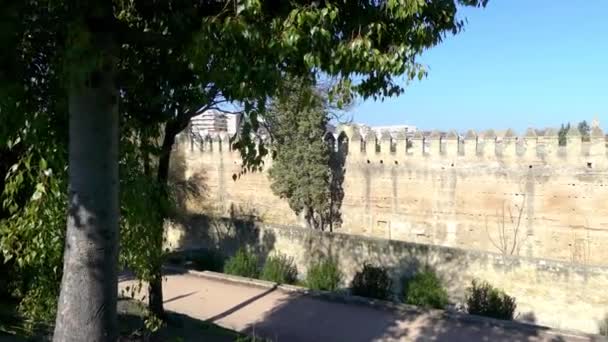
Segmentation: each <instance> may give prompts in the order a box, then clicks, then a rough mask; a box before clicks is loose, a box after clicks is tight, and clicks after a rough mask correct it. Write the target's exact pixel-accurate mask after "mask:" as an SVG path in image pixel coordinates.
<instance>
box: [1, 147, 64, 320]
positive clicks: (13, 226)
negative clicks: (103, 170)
mask: <svg viewBox="0 0 608 342" xmlns="http://www.w3.org/2000/svg"><path fill="white" fill-rule="evenodd" d="M45 151H46V150H45ZM41 152H42V151H40V150H36V149H30V150H29V151H27V152H25V153H24V154H22V157H21V158H20V159H19V161H18V162H17V163H16V164H14V165H13V166H12V167H11V169H10V170H9V172H8V173H7V174H6V182H5V184H4V191H3V193H2V195H1V198H2V205H3V207H4V208H6V209H7V210H8V213H9V215H8V217H6V218H5V219H2V220H0V250H1V252H2V255H3V258H4V260H5V262H9V261H10V262H12V264H13V267H14V269H13V270H12V272H11V273H12V275H13V276H12V277H11V280H12V283H11V284H10V285H11V286H12V288H13V290H14V293H13V294H14V295H15V296H16V297H17V298H19V299H20V305H19V311H20V313H21V314H22V315H24V316H25V317H26V318H27V319H29V320H32V321H43V322H49V321H51V320H52V319H53V318H54V314H55V310H56V298H57V296H58V294H59V281H60V279H61V268H62V263H63V258H62V255H63V243H64V233H65V232H64V230H65V211H66V204H67V198H66V195H65V193H64V189H65V187H66V183H65V180H66V176H67V175H66V173H65V171H66V170H65V168H64V167H63V166H62V165H61V162H58V163H52V164H49V162H47V160H46V159H45V158H44V157H42V155H41ZM60 159H61V154H60V153H58V155H57V156H56V159H55V160H54V161H53V162H56V161H58V160H60Z"/></svg>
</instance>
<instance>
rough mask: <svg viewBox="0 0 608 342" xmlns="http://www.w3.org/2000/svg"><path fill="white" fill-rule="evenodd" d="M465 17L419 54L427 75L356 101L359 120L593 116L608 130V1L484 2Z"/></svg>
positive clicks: (517, 125)
mask: <svg viewBox="0 0 608 342" xmlns="http://www.w3.org/2000/svg"><path fill="white" fill-rule="evenodd" d="M461 15H462V16H463V17H466V18H467V20H468V24H467V25H466V28H465V30H464V32H462V33H460V34H459V35H457V36H448V37H447V38H446V39H445V40H444V42H443V43H442V44H441V45H439V46H437V47H435V48H433V49H431V50H428V51H427V52H425V53H424V54H423V55H422V57H421V59H420V62H422V63H423V64H425V65H427V66H428V69H429V75H428V77H427V78H426V79H423V80H422V81H420V82H418V81H416V82H413V83H412V84H410V85H409V86H408V87H407V89H406V91H405V93H404V94H402V95H401V96H399V97H397V98H391V99H386V100H385V101H384V102H374V101H373V100H368V101H365V102H360V103H359V104H358V105H357V106H356V107H355V108H354V109H353V110H352V111H351V114H352V115H353V117H354V119H355V121H356V122H362V123H366V124H370V125H389V124H413V125H416V126H418V127H420V128H424V129H435V128H437V129H442V130H447V129H452V128H453V129H457V130H459V131H462V130H466V129H469V128H473V129H477V130H481V129H487V128H494V129H504V128H509V127H510V128H514V129H515V130H517V131H518V132H520V133H521V132H523V131H524V130H525V129H526V128H527V127H537V128H541V127H547V126H559V124H560V123H562V122H568V121H572V122H578V121H581V120H583V119H586V120H588V121H591V120H592V119H593V118H594V117H595V116H597V117H598V118H599V119H600V123H601V124H602V128H603V129H604V130H605V131H606V130H608V0H578V1H566V0H490V2H489V4H488V6H487V7H486V8H485V9H474V8H472V9H469V8H467V9H465V10H464V11H462V12H461Z"/></svg>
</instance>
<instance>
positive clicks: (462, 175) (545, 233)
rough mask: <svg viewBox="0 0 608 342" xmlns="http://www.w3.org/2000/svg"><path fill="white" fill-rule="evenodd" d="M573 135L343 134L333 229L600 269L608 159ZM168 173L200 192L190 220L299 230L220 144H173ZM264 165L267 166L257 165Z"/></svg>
mask: <svg viewBox="0 0 608 342" xmlns="http://www.w3.org/2000/svg"><path fill="white" fill-rule="evenodd" d="M577 132H578V131H577V130H572V131H571V132H570V133H569V135H568V144H567V146H564V147H560V146H558V137H557V134H556V132H554V131H551V130H548V131H546V132H545V134H544V135H543V136H536V135H535V132H534V131H533V130H529V131H528V132H526V134H525V135H524V136H520V137H517V136H515V135H514V134H513V132H512V131H507V132H505V134H504V135H503V136H501V137H497V136H496V134H494V132H493V131H488V132H485V133H484V134H481V135H478V134H476V133H475V132H472V131H470V132H468V133H467V134H466V136H462V137H460V136H458V135H457V134H455V133H453V132H452V133H450V134H447V135H443V136H442V135H440V134H439V133H434V134H431V135H430V136H428V137H423V136H422V135H415V136H413V137H411V139H409V140H410V141H409V143H410V147H409V148H408V144H407V142H406V138H405V134H402V135H396V136H395V135H392V136H391V135H390V134H388V133H386V134H381V135H380V136H376V135H374V133H373V132H370V133H369V134H368V135H366V136H365V137H362V136H361V134H360V132H359V130H358V129H357V128H356V127H351V126H345V127H341V128H340V129H339V131H338V134H337V136H334V137H331V138H332V139H334V140H335V141H337V142H338V144H337V145H338V146H337V147H336V150H337V151H338V152H335V153H344V154H346V158H345V160H346V161H345V165H344V168H345V177H344V182H343V184H342V185H343V189H344V192H345V197H344V201H343V204H342V210H341V211H342V218H343V225H342V226H341V227H339V228H337V229H336V231H338V232H343V233H348V234H353V235H358V236H368V237H378V238H384V239H388V240H399V241H409V242H416V243H424V244H432V245H438V246H448V247H458V248H463V249H467V250H477V251H488V252H495V253H499V254H504V255H513V256H527V257H538V258H544V259H551V260H559V261H563V262H569V263H572V264H573V265H579V266H585V265H599V266H605V265H607V260H608V249H607V248H604V246H606V245H608V205H606V203H608V178H607V176H608V158H607V156H606V142H605V137H604V134H603V132H602V131H601V129H599V127H594V128H593V130H592V134H591V139H590V141H589V142H583V141H582V139H581V137H580V135H578V134H577ZM173 156H174V159H173V161H172V174H173V176H174V178H175V179H177V180H178V181H185V182H190V183H195V184H198V185H199V186H202V187H204V189H203V191H202V192H201V193H202V194H203V195H202V196H200V197H196V198H190V199H189V200H185V201H184V202H185V206H186V207H187V208H188V210H189V211H190V212H194V213H197V212H198V213H203V212H205V213H209V212H216V213H220V214H223V215H226V214H230V215H233V216H234V215H236V216H240V215H243V214H246V215H252V216H255V217H257V218H258V219H259V220H262V221H263V222H266V223H277V224H298V223H299V221H298V218H297V217H296V216H295V215H294V214H293V212H292V210H291V209H290V208H289V206H288V205H287V203H286V201H284V200H281V199H280V198H278V197H277V196H275V195H273V194H272V191H271V190H270V182H269V180H268V178H267V176H266V171H263V172H257V173H247V174H243V175H240V176H237V175H238V174H239V171H240V169H241V168H240V166H241V158H240V155H239V153H238V152H236V151H231V150H230V148H229V143H228V139H227V137H226V136H220V137H213V138H212V137H205V138H201V139H192V138H191V136H189V135H183V136H181V137H180V139H179V143H178V144H177V146H176V150H175V153H174V154H173ZM271 164H272V161H271V160H270V159H267V160H266V161H265V165H264V169H265V170H267V169H268V167H269V166H270V165H271Z"/></svg>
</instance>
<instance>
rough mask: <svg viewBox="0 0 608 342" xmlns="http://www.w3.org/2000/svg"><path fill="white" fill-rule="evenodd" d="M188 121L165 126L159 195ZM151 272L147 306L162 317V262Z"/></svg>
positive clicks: (160, 161)
mask: <svg viewBox="0 0 608 342" xmlns="http://www.w3.org/2000/svg"><path fill="white" fill-rule="evenodd" d="M184 121H185V123H184ZM188 121H189V118H188V119H187V120H186V119H184V120H181V121H180V122H177V121H170V122H168V123H167V125H166V126H165V134H164V138H163V144H162V146H161V152H160V156H159V158H158V170H157V174H156V181H157V182H158V184H159V185H160V186H161V189H163V191H162V192H161V196H168V194H167V193H166V190H165V189H166V187H167V185H168V181H169V166H170V161H171V151H172V149H173V144H174V143H175V136H176V135H177V134H179V132H181V131H182V130H183V129H184V128H186V125H187V124H188ZM159 210H161V208H159ZM168 214H169V213H163V217H167V216H168ZM160 224H161V225H162V224H163V223H162V222H160ZM159 228H160V229H161V230H162V229H163V227H159ZM156 244H157V246H154V248H158V249H159V250H162V248H163V241H162V234H161V235H160V239H159V241H157V242H156ZM152 274H153V277H152V280H151V281H150V284H149V288H148V308H149V309H150V311H151V312H152V313H153V314H154V315H156V316H157V317H160V318H164V316H165V310H164V307H163V286H162V264H159V265H153V273H152Z"/></svg>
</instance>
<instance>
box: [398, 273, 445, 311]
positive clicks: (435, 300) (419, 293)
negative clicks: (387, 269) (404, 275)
mask: <svg viewBox="0 0 608 342" xmlns="http://www.w3.org/2000/svg"><path fill="white" fill-rule="evenodd" d="M403 292H404V293H403V294H404V301H405V302H406V303H407V304H411V305H416V306H422V307H426V308H436V309H443V308H445V306H446V305H447V304H448V293H447V292H446V290H445V288H444V287H443V285H442V284H441V280H440V279H439V277H438V276H437V274H436V273H435V272H434V271H433V270H432V269H431V268H425V269H424V270H422V271H421V272H419V273H416V274H415V275H414V276H413V277H412V278H410V279H407V280H405V283H404V285H403Z"/></svg>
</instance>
